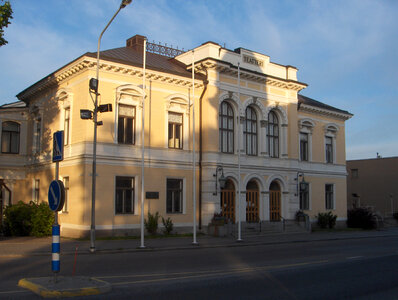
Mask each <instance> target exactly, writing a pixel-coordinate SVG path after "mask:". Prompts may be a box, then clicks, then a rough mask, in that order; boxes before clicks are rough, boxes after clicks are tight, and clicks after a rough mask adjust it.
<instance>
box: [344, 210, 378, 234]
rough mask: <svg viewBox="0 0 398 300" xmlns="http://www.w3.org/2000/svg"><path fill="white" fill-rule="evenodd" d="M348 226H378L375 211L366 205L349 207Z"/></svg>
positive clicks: (370, 227)
mask: <svg viewBox="0 0 398 300" xmlns="http://www.w3.org/2000/svg"><path fill="white" fill-rule="evenodd" d="M347 227H351V228H362V229H373V228H376V218H375V215H374V213H373V212H372V211H371V210H370V209H367V208H365V207H359V208H353V209H349V210H348V212H347Z"/></svg>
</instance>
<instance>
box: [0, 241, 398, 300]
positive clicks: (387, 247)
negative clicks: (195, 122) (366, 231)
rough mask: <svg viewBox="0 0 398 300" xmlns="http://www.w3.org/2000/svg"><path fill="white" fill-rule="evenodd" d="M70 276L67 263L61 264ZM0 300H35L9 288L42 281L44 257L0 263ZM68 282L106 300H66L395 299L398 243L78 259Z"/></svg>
mask: <svg viewBox="0 0 398 300" xmlns="http://www.w3.org/2000/svg"><path fill="white" fill-rule="evenodd" d="M61 263H62V265H61V272H62V274H63V275H64V276H71V275H72V272H73V265H74V256H73V255H65V256H62V257H61ZM0 268H1V271H0V299H40V298H39V297H38V296H35V295H33V294H32V293H31V292H28V291H25V290H23V289H21V288H19V287H17V282H18V280H19V279H21V278H26V277H41V276H49V274H51V272H49V269H50V268H51V267H50V261H49V257H46V256H33V257H15V258H13V257H7V258H4V257H3V258H1V261H0ZM75 274H76V275H82V276H92V277H96V278H98V279H101V280H104V281H107V282H110V283H112V292H110V293H108V294H105V295H100V296H92V297H77V298H74V299H317V300H319V299H398V276H397V275H398V237H397V238H395V237H378V238H364V239H352V240H329V241H320V242H304V243H288V244H278V245H256V246H244V245H242V246H241V247H220V248H207V249H201V248H198V249H190V250H169V251H143V252H133V253H117V254H98V253H97V254H94V255H92V254H91V255H90V254H86V255H80V256H79V257H77V261H76V272H75Z"/></svg>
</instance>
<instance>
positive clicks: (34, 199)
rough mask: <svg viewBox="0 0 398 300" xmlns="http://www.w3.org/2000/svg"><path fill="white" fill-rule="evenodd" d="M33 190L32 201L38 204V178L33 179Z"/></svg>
mask: <svg viewBox="0 0 398 300" xmlns="http://www.w3.org/2000/svg"><path fill="white" fill-rule="evenodd" d="M34 185H35V186H34V191H33V197H34V198H33V201H34V202H35V203H36V204H39V201H40V179H35V182H34Z"/></svg>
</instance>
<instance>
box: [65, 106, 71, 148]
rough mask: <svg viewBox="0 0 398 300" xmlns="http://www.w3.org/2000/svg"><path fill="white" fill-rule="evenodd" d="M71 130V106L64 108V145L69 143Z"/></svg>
mask: <svg viewBox="0 0 398 300" xmlns="http://www.w3.org/2000/svg"><path fill="white" fill-rule="evenodd" d="M69 131H70V107H66V108H65V110H64V145H65V146H66V145H69Z"/></svg>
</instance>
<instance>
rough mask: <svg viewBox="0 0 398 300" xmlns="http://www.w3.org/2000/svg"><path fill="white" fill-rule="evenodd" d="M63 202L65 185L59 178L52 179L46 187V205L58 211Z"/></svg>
mask: <svg viewBox="0 0 398 300" xmlns="http://www.w3.org/2000/svg"><path fill="white" fill-rule="evenodd" d="M64 202H65V187H64V183H63V182H62V181H61V180H53V181H51V183H50V187H49V189H48V205H49V206H50V209H51V210H52V211H60V210H61V209H62V207H63V206H64Z"/></svg>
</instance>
